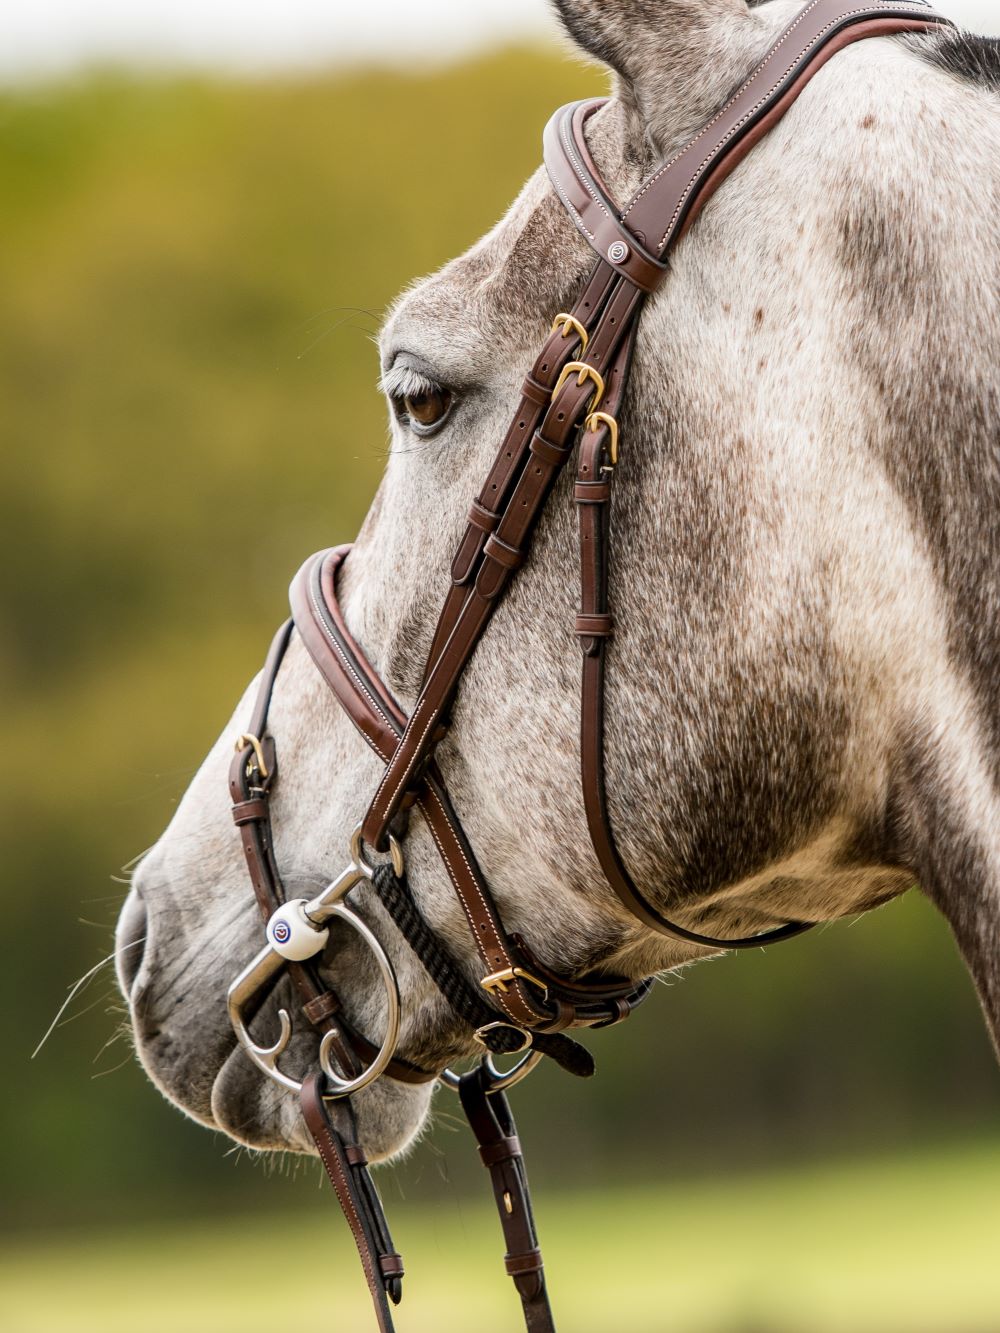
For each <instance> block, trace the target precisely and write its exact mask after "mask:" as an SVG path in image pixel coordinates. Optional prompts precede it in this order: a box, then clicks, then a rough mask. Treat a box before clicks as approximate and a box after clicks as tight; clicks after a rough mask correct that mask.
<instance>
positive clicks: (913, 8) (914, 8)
mask: <svg viewBox="0 0 1000 1333" xmlns="http://www.w3.org/2000/svg"><path fill="white" fill-rule="evenodd" d="M821 3H822V0H813V2H812V4H811V5H809V6H808V7H807V8H806V9H804V10H803V11H802V13H801V14H800V15H799V16H798V18H797V19H796V20H795V22H794V23H793V24H791V25H790V27H788V28H787V29H786V30H785V32H784V33H783V35H782V36H781V38H780V40H779V41H777V42H776V43H775V45H774V46H773V47H772V48H771V50H770V51H769V52H768V53H767V55H766V56H765V57H764V59H763V60H762V61H761V62H760V66H759V67H758V69H757V71H755V73H754V74H753V75H751V77H750V78H749V79H747V80H746V82H745V83H743V84H742V85H741V86H740V88H739V89H738V90H737V91H736V92H735V93H734V94H733V96H732V97H731V98H730V99H729V101H728V102H727V103H726V105H725V106H724V107H723V108H722V109H721V110H720V111H719V112H718V114H717V115H716V116H714V117H713V118H712V120H710V121H709V122H708V124H707V125H706V126H705V127H704V128H703V129H702V131H701V133H700V134H698V135H696V136H695V138H693V139H692V140H691V141H690V142H689V143H687V144H685V146H684V147H683V148H682V149H681V151H680V152H679V153H677V154H676V155H675V156H674V157H672V158H671V159H670V161H669V162H667V163H665V164H664V165H663V166H662V167H661V168H660V170H659V171H658V172H656V174H655V175H654V176H651V177H650V179H649V180H648V181H647V182H646V184H645V185H644V186H643V187H642V189H641V190H640V191H639V193H638V194H637V195H636V196H635V198H634V199H633V200H632V202H631V203H630V204H629V206H628V208H627V209H626V210H625V212H624V214H623V215H622V220H623V221H624V219H625V218H627V217H628V215H629V214H630V213H631V212H632V210H633V209H634V208H635V207H636V205H637V204H638V202H639V200H640V199H641V198H642V197H643V195H645V194H646V193H647V192H648V191H649V190H650V189H651V188H652V187H653V186H654V185H655V184H656V182H657V181H658V180H659V179H660V177H661V176H663V175H664V174H665V173H666V172H667V171H669V170H670V168H671V167H672V166H674V165H675V164H676V163H677V162H679V161H680V160H681V158H682V157H684V155H685V154H686V153H688V152H690V150H691V149H692V148H693V147H694V145H695V144H696V143H698V141H699V140H700V139H702V138H704V136H705V135H706V134H707V133H708V131H709V130H710V129H711V128H712V127H713V126H714V125H716V124H717V123H718V122H719V121H720V120H721V119H722V117H723V116H724V115H725V114H726V112H727V111H728V110H729V109H730V108H731V107H733V106H734V105H735V104H736V103H737V102H738V101H739V99H740V98H741V97H742V96H743V95H744V93H745V92H746V91H747V89H748V88H750V87H752V86H753V82H754V79H756V78H757V77H758V74H759V72H760V68H761V67H762V66H764V65H766V64H767V63H768V61H769V60H771V59H772V58H773V57H774V56H775V55H776V54H777V53H778V51H780V50H781V48H782V46H783V45H784V44H785V43H786V42H787V41H788V39H789V38H790V37H791V36H792V34H793V33H794V31H795V29H796V28H797V27H798V26H799V25H800V24H801V23H802V22H803V21H804V20H805V19H806V17H807V16H808V15H809V14H810V12H811V11H812V10H814V9H815V8H816V7H817V5H819V4H821ZM886 9H895V10H900V9H905V10H907V12H909V13H913V14H917V15H920V14H923V15H924V16H926V15H927V13H928V11H927V9H926V8H925V7H924V6H923V5H908V4H906V3H905V2H904V3H898V4H890V5H887V6H885V7H875V6H872V5H865V6H863V7H862V8H860V9H850V10H846V11H845V12H844V13H842V14H838V16H837V17H836V18H835V19H833V20H831V22H829V23H828V24H826V26H825V27H823V28H821V29H820V31H819V32H817V33H816V35H815V37H814V38H813V39H812V41H811V42H810V43H809V47H807V49H806V50H805V51H800V52H799V53H798V54H797V55H796V57H795V60H793V61H792V63H791V64H790V65H789V66H788V68H787V69H786V70H785V72H784V73H783V74H782V75H781V76H780V77H779V78H778V79H777V81H776V82H775V83H774V84H773V85H772V87H771V88H770V89H769V90H768V92H766V93H765V94H764V95H763V96H762V97H761V98H760V100H759V101H758V102H756V103H755V104H754V106H753V107H751V108H750V109H749V110H748V111H747V112H746V114H745V115H744V116H743V117H742V118H741V119H740V120H739V122H738V123H737V124H736V125H734V126H732V127H731V129H730V130H729V131H728V133H727V134H726V135H725V136H724V137H723V138H722V139H721V140H720V141H719V142H718V143H717V144H715V145H714V146H713V147H712V150H711V152H710V153H709V154H708V156H707V157H706V158H705V159H704V161H703V162H702V163H701V165H700V166H699V167H698V168H697V169H696V171H695V172H694V174H693V176H692V177H691V179H690V180H689V182H688V184H687V186H686V187H685V189H684V192H683V194H682V195H681V197H680V199H679V201H678V203H677V207H676V209H675V210H674V214H673V216H672V217H671V219H670V222H669V224H668V226H667V229H666V231H665V232H664V234H663V238H662V240H661V241H660V247H659V248H660V249H661V250H662V248H663V246H664V245H666V243H667V239H668V237H669V236H670V233H671V231H672V230H673V227H674V224H675V223H676V221H677V218H678V216H679V214H680V211H681V209H682V208H683V207H684V204H685V203H686V201H687V199H688V197H689V195H690V193H691V191H692V189H693V188H694V186H695V183H696V182H697V180H698V177H699V176H700V174H701V172H702V171H703V170H704V169H705V167H706V166H707V165H708V164H709V162H711V160H712V157H713V156H714V155H715V154H716V153H717V152H718V151H719V150H720V149H721V148H723V147H725V145H726V144H727V143H728V142H729V141H730V139H732V137H733V135H734V134H736V133H737V132H738V131H739V130H740V129H741V128H742V127H743V126H744V125H745V124H746V122H747V120H748V119H749V118H750V117H751V116H753V115H755V114H756V112H757V111H759V110H760V108H761V107H762V106H763V105H764V103H765V102H766V101H767V100H768V98H769V97H772V96H773V95H774V93H775V92H777V90H778V89H779V88H780V87H781V85H782V83H783V82H784V81H785V79H787V78H788V76H789V74H790V73H791V72H792V70H793V69H794V68H795V65H796V64H797V63H798V62H799V61H800V60H802V59H803V58H804V57H805V56H806V55H807V54H808V51H809V48H811V47H813V46H815V44H816V43H817V42H818V41H819V40H820V39H821V38H822V37H823V36H825V34H826V33H827V32H829V31H830V29H831V28H833V27H836V25H837V24H838V23H842V22H843V21H844V19H847V18H853V17H855V16H856V15H860V14H868V13H870V14H871V15H872V17H873V18H874V17H877V16H878V15H879V14H880V13H885V11H886Z"/></svg>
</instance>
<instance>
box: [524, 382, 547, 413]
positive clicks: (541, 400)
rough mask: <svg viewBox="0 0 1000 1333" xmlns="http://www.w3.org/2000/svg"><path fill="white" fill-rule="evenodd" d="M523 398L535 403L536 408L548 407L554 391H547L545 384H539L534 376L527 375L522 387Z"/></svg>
mask: <svg viewBox="0 0 1000 1333" xmlns="http://www.w3.org/2000/svg"><path fill="white" fill-rule="evenodd" d="M521 397H522V398H527V400H528V402H529V403H534V404H535V406H536V407H548V405H549V400H550V399H551V397H552V390H551V389H546V387H545V385H544V384H539V383H538V381H537V380H536V379H535V378H534V377H533V376H531V375H526V376H525V378H524V383H523V384H522V385H521Z"/></svg>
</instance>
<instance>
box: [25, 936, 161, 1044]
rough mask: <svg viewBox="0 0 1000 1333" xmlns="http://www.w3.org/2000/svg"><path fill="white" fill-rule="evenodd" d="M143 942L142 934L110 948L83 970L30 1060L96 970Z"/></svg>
mask: <svg viewBox="0 0 1000 1333" xmlns="http://www.w3.org/2000/svg"><path fill="white" fill-rule="evenodd" d="M145 943H146V937H145V935H144V936H143V937H142V939H138V940H133V941H132V943H131V944H126V945H125V948H123V949H114V950H112V952H111V953H109V954H108V956H107V958H102V959H101V961H100V962H99V963H95V965H94V966H93V967H92V968H91V969H90V971H89V972H84V974H83V976H82V977H81V978H80V980H79V981H77V982H75V983H74V984H73V986H71V987H70V992H69V994H68V995H67V996H66V998H65V1000H63V1002H62V1004H61V1005H60V1006H59V1010H58V1012H57V1013H56V1016H55V1018H53V1020H52V1022H51V1023H50V1024H49V1026H48V1028H47V1029H46V1032H45V1036H44V1037H43V1038H42V1039H41V1041H40V1042H39V1043H38V1045H37V1046H36V1047H35V1049H34V1050H33V1051H32V1052H31V1057H30V1058H31V1059H32V1060H34V1058H35V1056H36V1055H37V1054H38V1052H39V1051H40V1050H41V1049H42V1047H43V1046H44V1045H45V1043H46V1042H47V1041H48V1039H49V1038H50V1037H51V1036H52V1034H53V1032H55V1030H56V1028H57V1027H58V1026H59V1020H60V1019H61V1018H62V1016H63V1014H64V1013H65V1012H66V1010H67V1009H68V1008H69V1006H70V1005H71V1004H72V1003H73V1001H74V1000H75V999H76V997H77V996H78V995H79V994H80V992H81V991H83V990H86V988H87V986H88V985H89V984H90V982H91V981H92V980H93V979H94V977H96V976H97V974H98V972H100V970H101V968H103V967H107V965H108V963H112V962H114V960H115V959H116V958H117V957H118V954H119V953H124V952H125V950H126V949H135V948H137V947H138V946H139V945H140V944H145ZM85 1012H86V1011H85Z"/></svg>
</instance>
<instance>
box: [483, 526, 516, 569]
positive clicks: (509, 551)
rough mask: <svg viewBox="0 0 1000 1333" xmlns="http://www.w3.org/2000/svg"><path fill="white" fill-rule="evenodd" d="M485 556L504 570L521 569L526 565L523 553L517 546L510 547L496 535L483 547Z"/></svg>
mask: <svg viewBox="0 0 1000 1333" xmlns="http://www.w3.org/2000/svg"><path fill="white" fill-rule="evenodd" d="M483 555H486V556H489V557H490V559H491V560H495V561H496V563H497V564H498V565H503V567H504V569H520V567H521V565H522V564H523V563H524V554H523V552H521V551H519V550H518V549H517V547H516V546H508V545H507V543H506V542H503V541H501V540H500V538H499V537H497V536H496V535H495V534H494V535H493V536H491V537H489V538H488V539H487V541H486V545H485V546H484V547H483Z"/></svg>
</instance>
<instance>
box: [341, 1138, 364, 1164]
mask: <svg viewBox="0 0 1000 1333" xmlns="http://www.w3.org/2000/svg"><path fill="white" fill-rule="evenodd" d="M344 1156H345V1157H346V1158H347V1160H348V1161H349V1162H350V1164H351V1166H367V1165H368V1158H367V1157H366V1156H365V1150H364V1148H362V1147H361V1146H360V1145H359V1144H357V1143H345V1144H344Z"/></svg>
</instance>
